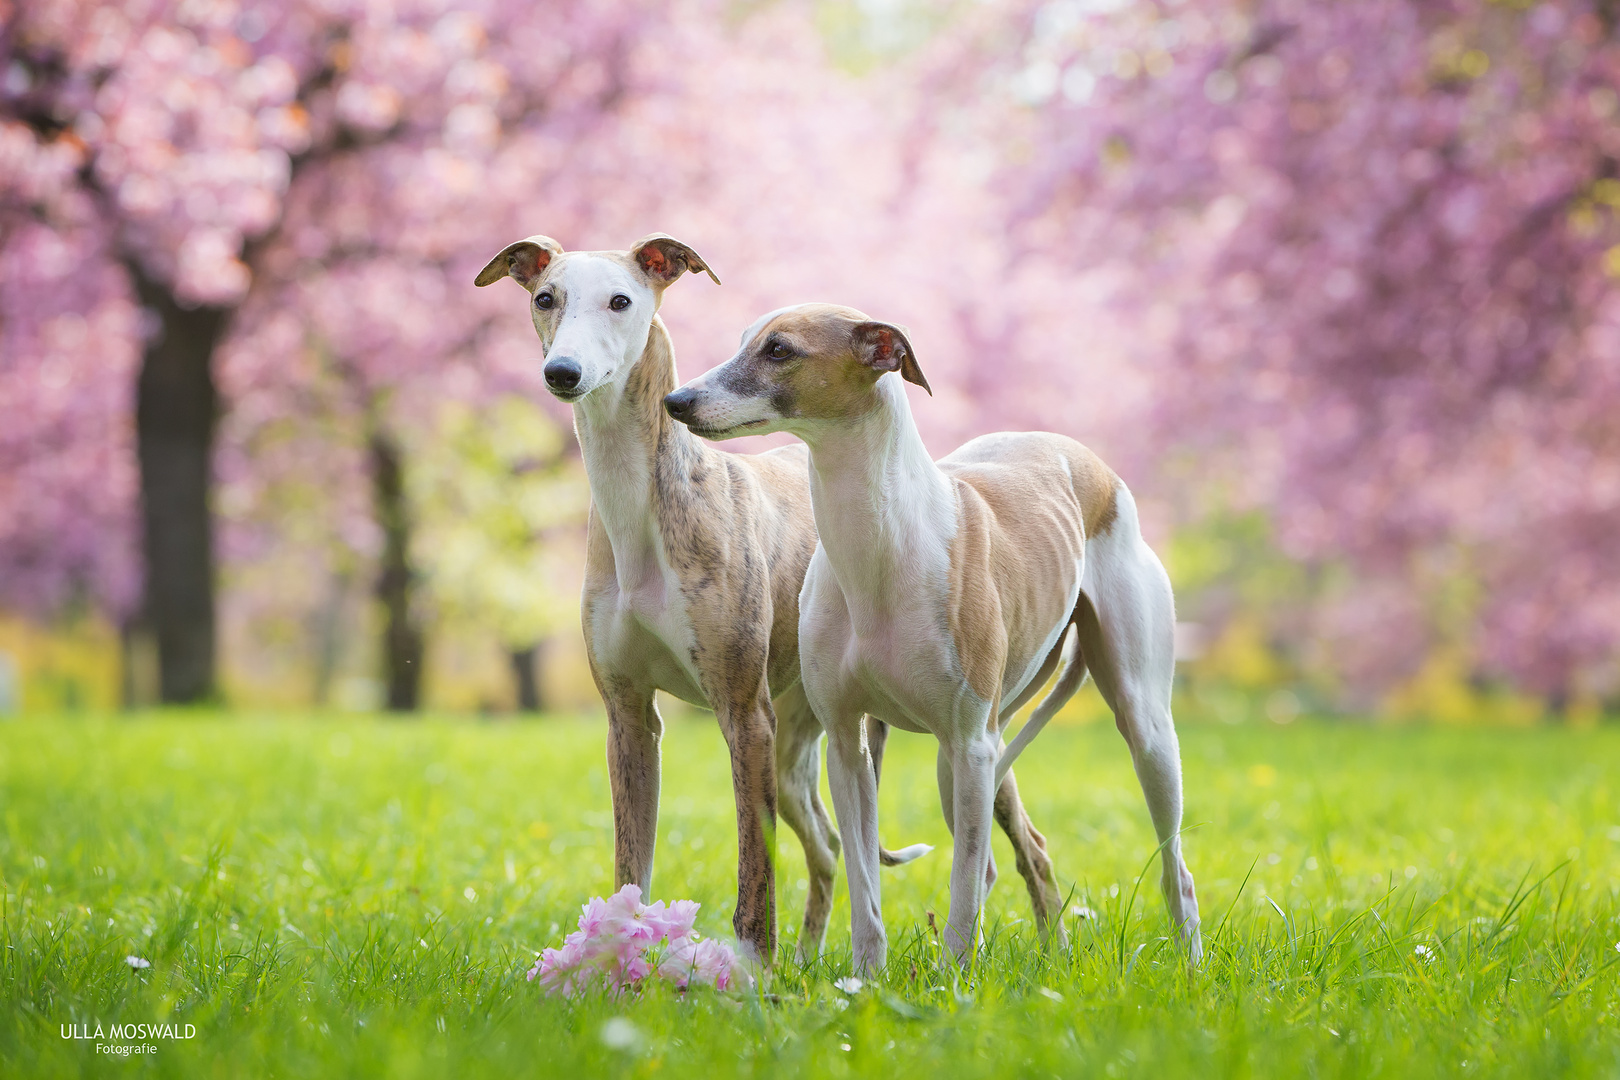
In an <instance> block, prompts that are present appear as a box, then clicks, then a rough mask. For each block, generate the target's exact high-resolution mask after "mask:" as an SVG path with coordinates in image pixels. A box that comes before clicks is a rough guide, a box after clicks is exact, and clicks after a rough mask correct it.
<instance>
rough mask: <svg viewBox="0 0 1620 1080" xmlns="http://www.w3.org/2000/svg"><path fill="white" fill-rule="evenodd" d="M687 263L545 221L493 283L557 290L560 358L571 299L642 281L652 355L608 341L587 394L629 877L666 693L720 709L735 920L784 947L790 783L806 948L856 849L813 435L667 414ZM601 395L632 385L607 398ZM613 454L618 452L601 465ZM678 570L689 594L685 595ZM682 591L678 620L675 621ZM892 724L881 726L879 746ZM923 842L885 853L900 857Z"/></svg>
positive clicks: (760, 942) (587, 617)
mask: <svg viewBox="0 0 1620 1080" xmlns="http://www.w3.org/2000/svg"><path fill="white" fill-rule="evenodd" d="M615 268H616V271H615ZM686 270H692V271H702V272H707V273H709V275H710V276H711V277H713V276H714V274H713V271H712V270H709V268H708V266H707V265H706V264H705V263H704V262H703V261H702V260H701V258H700V257H699V256H698V255H697V253H696V252H694V251H692V250H691V249H690V248H689V247H687V246H686V245H684V244H681V243H679V242H678V241H675V240H673V239H671V238H669V237H664V236H661V235H655V236H652V237H648V238H647V239H645V240H643V241H642V242H641V243H640V244H638V245H636V247H635V248H633V249H632V250H630V251H628V252H574V253H565V252H564V251H563V249H562V247H561V245H559V244H557V243H556V241H553V240H550V239H549V238H547V237H530V238H529V239H528V240H525V241H520V242H519V243H517V244H513V245H511V246H510V247H508V248H507V249H506V250H505V251H503V252H502V253H501V254H500V255H498V256H496V258H495V259H493V260H491V262H490V264H489V265H488V266H487V267H485V269H484V271H483V272H482V273H481V274H480V275H479V276H478V279H477V283H478V284H479V285H487V284H490V283H492V282H494V281H497V280H500V278H502V277H505V276H511V277H513V278H514V279H516V280H517V281H518V282H519V283H520V284H522V285H523V286H524V287H525V288H526V289H527V290H528V291H529V293H530V294H531V296H532V297H535V298H539V297H540V296H541V295H542V292H543V293H544V295H545V297H546V298H547V299H548V301H553V302H554V303H552V306H550V307H549V308H547V309H545V310H541V309H540V308H539V307H538V306H534V305H531V312H532V313H533V316H534V322H535V328H536V331H537V332H538V333H539V335H540V338H541V341H542V343H543V344H544V345H545V347H546V349H547V352H548V355H549V354H550V353H551V352H552V351H553V346H554V345H555V346H557V348H558V349H559V350H560V349H561V348H563V346H565V345H566V346H568V347H570V348H574V347H575V346H576V344H577V343H576V341H575V340H574V339H560V338H559V336H558V335H559V333H560V329H561V324H562V321H563V319H564V318H565V313H567V312H569V311H570V310H571V305H573V310H574V311H575V314H576V315H577V314H579V313H580V312H581V311H583V310H584V309H582V308H580V307H579V306H578V305H583V304H587V303H589V302H591V301H592V299H593V295H592V294H593V290H594V292H596V293H601V292H603V290H604V289H607V290H608V291H611V290H613V289H623V290H630V291H636V290H637V286H639V287H640V289H639V292H637V297H635V298H632V297H631V296H629V294H628V293H626V296H625V298H626V299H628V300H632V303H631V304H630V305H629V306H628V310H631V313H632V314H637V315H640V314H645V315H646V317H647V322H646V331H645V344H644V345H642V346H641V347H640V349H639V353H637V351H636V348H635V334H634V333H631V334H630V335H629V337H628V340H629V342H630V345H629V346H628V347H629V349H630V352H631V353H633V354H635V355H633V356H626V357H619V358H618V359H615V358H614V357H613V356H612V355H611V350H609V354H608V355H606V356H605V358H604V357H603V356H597V357H595V358H594V360H595V361H596V362H600V364H603V365H606V367H607V368H608V369H610V370H608V372H607V374H606V375H604V376H603V377H602V379H601V385H600V386H596V385H593V386H590V387H587V388H585V390H584V391H583V392H582V393H581V394H580V395H579V396H578V397H577V399H575V420H576V427H577V429H578V432H579V436H580V441H581V446H582V449H583V450H584V453H585V456H586V461H587V471H588V473H589V475H590V481H591V486H592V505H591V511H590V515H589V524H588V529H587V541H586V545H587V552H586V575H585V589H584V595H583V602H582V616H583V621H584V624H585V629H586V655H587V658H588V660H589V663H590V669H591V673H592V675H593V677H594V679H595V681H596V684H597V688H598V690H599V692H600V693H601V695H602V699H603V701H604V703H605V704H606V706H607V710H608V716H609V732H608V764H609V774H610V783H611V787H612V793H613V811H614V876H615V883H616V885H623V884H626V883H631V882H634V883H637V884H639V885H640V886H641V888H642V890H643V892H644V894H647V895H650V891H651V876H652V863H653V853H654V849H655V847H656V839H657V837H656V834H657V820H658V789H659V785H660V776H659V773H660V763H659V756H660V755H659V742H660V740H661V738H662V732H663V722H662V719H661V718H660V716H659V715H658V709H657V706H656V704H655V701H654V691H655V690H658V689H662V690H665V691H667V692H670V693H673V694H675V695H676V696H678V697H680V698H682V699H684V700H686V701H689V702H692V703H694V704H700V705H708V706H710V707H712V708H713V709H714V711H715V715H716V717H717V719H718V720H719V722H720V725H721V728H722V730H723V732H724V733H725V736H726V741H727V745H728V747H729V750H730V756H731V766H732V777H733V788H734V795H735V798H736V806H737V826H738V896H737V907H736V914H735V917H734V919H733V922H734V926H735V928H736V931H737V934H738V937H739V939H740V940H741V941H742V942H743V943H744V944H745V945H747V946H749V947H751V948H752V949H753V950H754V951H755V952H756V953H757V954H758V955H759V956H760V957H763V958H764V959H766V961H767V962H768V961H769V960H770V959H771V958H772V957H773V956H774V952H775V942H776V936H775V935H776V929H775V880H774V873H773V863H774V859H773V852H774V835H775V821H776V814H777V810H778V790H779V789H780V793H781V798H782V802H781V806H780V809H781V811H782V815H783V817H784V818H785V819H786V820H787V822H788V824H789V826H790V827H791V828H792V829H793V830H794V832H795V833H797V834H798V835H799V837H800V840H801V842H802V843H803V845H804V849H805V858H806V863H807V865H808V868H809V872H810V890H809V896H808V897H807V898H806V906H805V915H804V924H803V928H802V931H801V934H800V939H799V947H800V949H801V951H802V952H805V953H811V954H813V953H814V952H815V951H818V950H819V948H820V946H821V943H822V941H823V939H824V937H825V933H826V924H827V919H828V915H829V914H830V909H831V904H832V885H833V878H834V875H835V873H836V867H837V857H838V850H839V847H840V844H839V837H838V834H837V832H836V830H835V829H834V827H833V825H832V822H831V819H830V817H829V815H828V814H827V811H826V808H825V807H824V806H823V805H822V802H821V798H820V794H819V781H820V736H821V728H820V724H819V723H818V722H817V720H816V718H815V716H814V714H813V712H812V711H811V710H810V708H809V705H808V703H807V701H806V700H805V697H804V692H803V689H802V687H801V686H800V682H799V665H798V596H799V588H800V585H801V584H802V582H803V579H804V570H805V566H806V565H807V563H808V561H809V559H810V555H811V553H812V551H813V550H814V548H815V527H814V521H813V516H812V513H811V509H810V501H809V492H808V487H807V482H806V475H807V464H806V454H805V452H804V450H803V448H802V447H797V446H791V447H783V448H780V449H777V450H773V451H770V452H767V453H764V454H758V455H749V456H739V455H734V454H726V453H721V452H719V451H717V450H715V449H713V448H711V447H709V446H707V445H706V444H704V443H702V442H701V441H699V440H698V439H695V438H694V437H693V436H692V435H691V434H690V433H689V432H688V431H687V430H686V429H685V428H684V427H682V426H681V425H678V424H675V423H674V422H672V421H671V420H670V419H669V417H668V416H667V415H666V413H665V412H664V409H663V408H662V405H661V402H662V399H663V397H664V396H665V395H666V394H667V393H669V392H670V391H671V390H672V389H673V388H674V386H675V360H674V352H673V348H672V346H671V343H670V339H669V335H668V332H667V330H666V329H665V327H664V324H663V321H662V319H661V318H659V317H658V315H657V313H656V312H657V306H658V304H659V303H660V302H661V300H662V295H663V290H664V288H666V287H667V286H668V285H669V284H670V283H672V282H673V281H675V280H676V279H678V278H679V277H680V276H681V274H682V273H683V272H684V271H686ZM571 271H572V272H571ZM716 280H717V281H718V279H716ZM604 282H605V283H606V284H604ZM576 294H577V295H576ZM594 298H595V299H601V297H594ZM636 298H639V299H642V300H644V301H646V303H647V310H646V311H645V312H639V311H636V310H634V309H635V308H636V305H635V303H634V299H636ZM614 310H618V309H614ZM587 314H589V313H587ZM594 317H599V318H600V319H603V320H611V319H612V316H607V315H602V314H600V313H599V312H598V313H596V315H595V316H594ZM603 325H604V326H606V327H607V328H608V330H614V329H622V326H619V325H618V324H614V323H611V322H604V323H603ZM585 336H586V337H587V338H589V337H590V335H588V334H587V335H585ZM597 336H598V337H600V336H601V335H600V334H599V335H597ZM575 337H576V338H578V337H579V335H578V334H576V335H575ZM591 340H595V339H591ZM559 341H561V344H559ZM570 358H571V359H572V357H570ZM585 359H586V360H591V359H592V358H591V357H585ZM626 363H627V364H628V367H627V369H626V370H623V371H620V370H618V368H619V367H623V366H624V365H625V364H626ZM595 374H596V373H592V374H591V377H592V378H595ZM604 388H605V390H604ZM598 391H602V392H600V393H599V392H598ZM593 393H595V394H597V396H596V397H594V398H593V397H592V394H593ZM603 393H606V394H607V395H610V396H611V395H613V394H615V393H616V394H617V396H616V398H611V404H608V403H606V402H608V401H609V398H604V397H603ZM559 396H561V395H559ZM598 462H601V463H609V462H610V463H611V464H610V465H609V464H604V465H603V467H601V468H596V469H593V468H591V466H592V465H593V464H594V463H598ZM643 474H644V476H643ZM626 477H632V479H630V480H626ZM635 477H641V479H639V480H637V479H634V478H635ZM643 483H644V485H645V487H644V488H643V487H640V486H637V485H638V484H643ZM626 484H629V485H630V486H629V487H628V488H627V487H626ZM604 515H606V516H607V517H606V519H605V518H604ZM648 518H650V525H651V531H652V535H651V536H648V537H643V538H642V539H645V540H647V541H649V542H650V543H651V544H652V550H651V554H650V555H649V554H648V552H646V551H643V550H642V549H641V547H638V546H637V544H636V543H633V542H632V541H634V540H635V539H636V538H637V537H638V536H640V533H638V531H637V530H638V528H640V527H641V526H642V525H644V524H646V523H647V519H648ZM615 536H621V537H628V538H630V539H629V540H626V541H625V542H626V550H624V551H623V552H616V551H615V547H614V537H615ZM643 546H644V545H643ZM649 558H650V559H651V563H650V564H649V563H648V559H649ZM649 567H650V568H649ZM649 573H650V574H652V579H650V580H649V579H648V578H647V575H648V574H649ZM637 575H640V576H639V577H638V576H637ZM671 585H673V587H674V591H675V593H676V594H677V595H676V596H671V595H669V592H670V586H671ZM672 606H673V607H678V609H679V615H678V617H676V618H674V619H668V618H665V616H666V615H667V614H668V611H669V609H670V608H671V607H672ZM773 697H774V699H775V700H774V702H773ZM885 734H886V729H883V728H882V726H881V725H874V727H873V731H872V737H873V742H874V745H875V746H877V747H878V748H879V750H881V746H882V741H883V737H884V735H885ZM917 853H920V851H919V850H918V849H915V848H914V849H908V851H907V852H903V853H900V854H898V855H896V854H893V853H885V856H886V861H889V862H891V863H892V862H898V861H903V860H904V859H905V858H908V857H914V856H915V854H917Z"/></svg>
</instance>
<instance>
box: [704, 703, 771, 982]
mask: <svg viewBox="0 0 1620 1080" xmlns="http://www.w3.org/2000/svg"><path fill="white" fill-rule="evenodd" d="M715 715H716V717H717V719H719V721H720V730H721V731H722V732H723V733H724V734H725V737H726V743H727V745H729V746H730V747H731V786H732V792H733V794H734V795H735V796H736V800H737V912H736V914H735V915H733V916H732V919H731V925H732V927H733V928H734V929H735V930H736V931H737V941H738V942H739V944H741V945H742V947H743V949H744V950H745V951H747V952H751V953H752V954H753V955H752V959H755V960H758V961H760V962H762V963H765V964H771V963H773V962H774V961H775V959H776V717H775V714H774V713H773V712H772V711H771V702H770V697H769V695H768V692H767V691H766V690H765V688H764V687H760V688H759V691H758V693H757V694H755V695H753V696H751V697H749V698H747V699H746V700H744V701H740V702H737V703H735V704H732V705H730V706H728V707H724V708H721V709H719V710H717V711H716V714H715Z"/></svg>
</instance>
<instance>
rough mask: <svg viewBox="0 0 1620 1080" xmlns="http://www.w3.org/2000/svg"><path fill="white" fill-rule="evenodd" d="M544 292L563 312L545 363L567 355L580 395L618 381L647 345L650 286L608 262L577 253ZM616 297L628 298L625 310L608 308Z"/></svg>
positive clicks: (653, 300) (652, 305)
mask: <svg viewBox="0 0 1620 1080" xmlns="http://www.w3.org/2000/svg"><path fill="white" fill-rule="evenodd" d="M546 289H551V290H552V292H553V295H554V296H556V298H557V302H558V303H559V305H560V307H561V309H562V310H561V313H560V314H559V315H558V316H557V321H556V332H555V333H554V334H553V335H552V339H551V341H549V342H547V343H546V359H547V360H548V361H549V360H553V359H560V358H563V357H568V358H570V359H572V360H573V361H574V362H575V363H577V364H578V365H579V367H580V377H579V387H578V391H577V393H578V394H579V396H581V397H583V396H584V395H585V394H588V393H590V392H591V391H592V390H595V389H597V388H598V387H600V386H602V385H604V384H606V383H609V382H622V381H623V379H624V377H625V374H626V372H628V371H629V369H630V367H631V366H632V365H633V364H634V363H635V361H636V359H637V358H638V357H639V356H640V355H641V353H642V351H643V350H644V349H646V347H647V332H648V330H649V329H650V328H651V327H652V318H653V315H654V314H656V313H657V310H658V297H657V295H656V294H655V293H654V292H653V290H652V286H650V285H649V284H647V282H646V280H645V279H643V278H641V277H640V276H638V275H636V274H633V273H631V272H630V271H629V270H627V269H625V268H624V267H623V266H621V265H620V264H619V263H617V262H614V261H613V260H612V259H605V258H602V257H600V256H594V255H582V256H576V257H574V258H570V259H568V260H567V261H566V262H564V263H563V265H562V266H561V267H560V268H559V273H557V274H556V275H554V276H553V277H551V278H550V279H549V280H548V281H547V282H546V283H545V284H544V285H542V286H541V288H540V291H542V292H543V291H545V290H546ZM615 296H624V297H627V298H628V299H629V301H630V304H629V306H628V307H626V308H624V309H623V310H620V311H615V310H613V298H614V297H615ZM538 321H539V319H538V316H537V318H536V322H537V323H538Z"/></svg>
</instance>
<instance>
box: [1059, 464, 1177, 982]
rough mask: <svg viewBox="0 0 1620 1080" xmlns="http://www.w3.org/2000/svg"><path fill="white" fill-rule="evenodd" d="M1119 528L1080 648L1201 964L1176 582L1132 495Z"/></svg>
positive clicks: (1104, 544)
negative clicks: (1147, 537) (1176, 700)
mask: <svg viewBox="0 0 1620 1080" xmlns="http://www.w3.org/2000/svg"><path fill="white" fill-rule="evenodd" d="M1120 493H1121V498H1120V520H1118V521H1116V522H1115V523H1114V525H1113V528H1112V529H1110V530H1109V531H1108V532H1106V533H1104V534H1102V535H1101V536H1099V537H1096V538H1094V539H1092V540H1090V541H1089V542H1088V547H1087V552H1086V574H1085V582H1084V591H1085V595H1086V597H1087V599H1088V600H1089V601H1090V605H1089V606H1087V605H1081V606H1082V611H1081V616H1080V619H1079V621H1078V624H1077V625H1078V626H1079V628H1080V648H1081V651H1082V653H1083V654H1084V655H1085V657H1086V659H1087V660H1088V661H1089V662H1090V665H1091V673H1092V677H1093V678H1094V679H1095V680H1096V682H1097V689H1098V690H1099V691H1101V692H1102V696H1103V699H1104V700H1105V701H1107V702H1108V705H1109V707H1110V708H1112V709H1113V710H1114V720H1115V723H1116V724H1118V726H1119V731H1120V734H1122V735H1123V736H1125V742H1126V744H1127V745H1129V746H1130V750H1131V760H1132V762H1133V763H1134V764H1135V766H1136V776H1137V779H1138V780H1139V781H1141V784H1142V793H1143V794H1144V795H1145V796H1146V797H1147V804H1148V813H1149V814H1150V815H1151V816H1152V818H1153V829H1154V832H1156V833H1157V834H1158V837H1159V843H1160V845H1161V851H1162V858H1163V874H1162V876H1161V878H1160V885H1161V887H1162V888H1163V890H1164V899H1165V904H1166V905H1167V906H1168V908H1169V910H1170V921H1171V923H1172V924H1173V925H1174V926H1175V928H1176V930H1177V932H1178V933H1179V934H1180V936H1181V938H1182V941H1183V942H1184V943H1185V944H1186V946H1187V951H1188V954H1189V958H1190V959H1191V960H1192V962H1194V963H1197V962H1198V961H1199V959H1200V958H1201V957H1202V955H1203V943H1202V940H1201V938H1200V936H1199V930H1198V896H1197V893H1196V892H1195V890H1194V887H1193V877H1192V872H1191V871H1189V870H1188V869H1187V863H1186V860H1185V859H1183V858H1182V853H1181V837H1180V835H1179V833H1180V829H1181V804H1182V796H1181V750H1180V747H1179V745H1178V744H1177V740H1176V728H1175V722H1174V721H1173V720H1172V718H1171V715H1170V691H1171V684H1172V681H1173V680H1174V677H1175V618H1176V616H1175V602H1174V599H1173V597H1172V595H1171V592H1170V579H1169V578H1168V577H1167V576H1166V575H1165V572H1164V567H1163V566H1162V565H1160V563H1159V560H1158V557H1157V556H1155V555H1154V554H1153V551H1152V549H1151V548H1149V547H1148V546H1147V544H1146V543H1145V542H1143V540H1142V537H1141V533H1140V531H1139V530H1138V527H1137V523H1136V508H1135V505H1134V504H1133V503H1132V502H1131V500H1130V495H1129V493H1128V492H1126V491H1125V490H1124V488H1123V487H1122V488H1121V489H1120Z"/></svg>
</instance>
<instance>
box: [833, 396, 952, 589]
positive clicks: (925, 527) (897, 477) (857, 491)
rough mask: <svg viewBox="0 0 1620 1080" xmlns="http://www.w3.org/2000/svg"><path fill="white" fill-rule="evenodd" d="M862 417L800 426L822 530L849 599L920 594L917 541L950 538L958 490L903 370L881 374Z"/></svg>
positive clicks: (922, 563) (924, 566)
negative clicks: (916, 412)
mask: <svg viewBox="0 0 1620 1080" xmlns="http://www.w3.org/2000/svg"><path fill="white" fill-rule="evenodd" d="M874 392H875V393H876V395H877V398H878V400H877V404H876V407H874V408H873V409H872V410H871V411H870V412H868V413H866V414H865V415H864V416H861V417H858V418H856V419H853V420H848V421H844V422H840V423H838V424H836V425H828V426H826V427H822V426H820V425H817V430H813V431H806V432H804V433H802V437H803V438H804V441H805V443H806V444H807V445H808V446H809V447H810V498H811V502H812V504H813V506H814V508H815V515H816V530H817V531H818V532H819V533H820V535H821V545H822V547H823V548H824V549H825V550H826V552H827V559H828V561H829V562H830V563H831V564H832V570H833V574H834V576H835V577H837V579H838V584H839V587H840V588H842V589H843V591H844V594H845V595H846V596H847V597H850V598H851V599H855V598H857V597H859V598H864V599H867V600H870V601H872V602H875V603H879V604H881V603H882V602H883V601H885V600H886V599H888V598H897V599H898V598H904V597H906V596H915V595H917V592H916V590H917V587H918V586H919V585H921V584H922V582H921V581H919V580H918V575H919V573H925V572H927V569H928V567H927V562H926V560H921V559H919V558H918V554H919V545H924V544H931V543H934V542H936V538H939V537H943V538H945V539H947V540H948V539H949V537H950V536H952V535H954V533H955V528H956V497H955V494H954V492H953V491H952V489H951V484H950V481H949V480H948V479H947V478H946V477H945V474H944V473H942V472H941V471H940V469H939V466H937V465H935V464H934V460H933V458H932V457H930V456H929V453H928V447H927V446H925V445H924V444H923V440H922V435H921V433H919V432H918V431H917V423H916V421H915V420H914V419H913V418H912V415H911V405H910V403H909V402H907V400H906V392H905V390H904V389H902V388H901V385H900V379H899V377H898V376H896V377H894V378H889V377H884V378H880V379H879V380H878V382H877V385H876V387H874Z"/></svg>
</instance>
